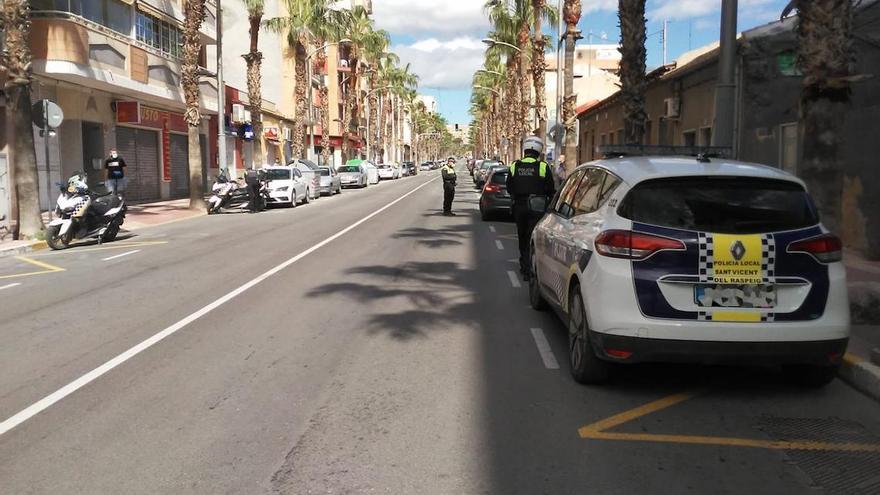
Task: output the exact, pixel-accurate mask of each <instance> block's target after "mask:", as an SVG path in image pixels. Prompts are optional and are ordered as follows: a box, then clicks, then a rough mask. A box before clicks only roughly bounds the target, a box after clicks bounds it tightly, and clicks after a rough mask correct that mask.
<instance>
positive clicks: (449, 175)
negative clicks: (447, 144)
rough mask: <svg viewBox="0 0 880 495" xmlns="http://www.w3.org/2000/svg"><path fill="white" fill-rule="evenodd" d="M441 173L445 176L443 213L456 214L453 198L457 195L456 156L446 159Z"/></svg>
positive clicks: (447, 214)
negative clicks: (453, 209)
mask: <svg viewBox="0 0 880 495" xmlns="http://www.w3.org/2000/svg"><path fill="white" fill-rule="evenodd" d="M440 175H441V176H442V177H443V215H445V216H447V217H451V216H455V213H452V198H454V197H455V182H456V180H457V179H458V175H457V174H456V173H455V158H453V157H451V156H450V157H449V159H448V160H446V164H445V165H443V167H441V168H440Z"/></svg>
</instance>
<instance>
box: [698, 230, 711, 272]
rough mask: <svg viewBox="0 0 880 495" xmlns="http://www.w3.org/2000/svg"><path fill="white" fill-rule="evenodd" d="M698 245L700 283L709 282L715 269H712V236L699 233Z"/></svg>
mask: <svg viewBox="0 0 880 495" xmlns="http://www.w3.org/2000/svg"><path fill="white" fill-rule="evenodd" d="M699 244H700V272H699V274H700V282H706V283H707V282H710V281H712V278H713V276H710V275H711V274H714V272H715V267H714V264H715V263H714V259H715V247H714V243H713V242H712V234H706V233H704V232H700V233H699Z"/></svg>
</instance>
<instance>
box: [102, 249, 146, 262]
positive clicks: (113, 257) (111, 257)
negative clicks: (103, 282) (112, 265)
mask: <svg viewBox="0 0 880 495" xmlns="http://www.w3.org/2000/svg"><path fill="white" fill-rule="evenodd" d="M139 252H141V250H140V249H135V250H134V251H126V252H124V253H122V254H117V255H116V256H109V257H107V258H104V259H102V260H101V261H110V260H115V259H116V258H122V257H123V256H128V255H129V254H134V253H139Z"/></svg>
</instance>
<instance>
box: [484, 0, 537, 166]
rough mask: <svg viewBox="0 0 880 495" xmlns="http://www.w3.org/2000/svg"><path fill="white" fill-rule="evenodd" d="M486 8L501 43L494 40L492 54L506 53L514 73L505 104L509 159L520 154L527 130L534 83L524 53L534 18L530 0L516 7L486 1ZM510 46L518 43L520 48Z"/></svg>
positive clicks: (520, 1) (518, 1) (493, 35)
mask: <svg viewBox="0 0 880 495" xmlns="http://www.w3.org/2000/svg"><path fill="white" fill-rule="evenodd" d="M486 11H487V13H488V15H489V20H490V21H491V23H492V27H493V31H492V32H491V33H489V37H490V38H491V39H494V40H497V41H500V42H502V43H503V44H502V43H498V44H495V45H493V46H491V47H490V48H489V49H488V50H487V55H489V56H491V57H500V56H502V55H503V56H505V57H506V59H507V64H506V65H507V73H508V74H509V75H510V76H511V77H510V78H509V80H508V85H507V86H506V87H505V90H506V91H505V92H506V94H509V97H508V98H507V100H509V101H508V102H507V104H506V105H505V107H506V108H509V109H511V110H512V111H508V112H507V114H508V119H507V124H506V125H505V133H506V135H505V137H504V139H506V140H507V142H508V143H509V145H508V146H507V147H506V149H507V153H508V159H510V158H512V157H511V156H509V155H510V154H511V152H512V154H513V155H517V156H518V155H519V154H520V149H519V148H520V146H519V144H517V143H522V140H523V138H524V137H525V134H526V131H527V130H528V128H529V127H531V126H529V125H528V110H529V102H530V100H531V85H530V84H529V80H528V78H527V77H526V72H525V70H526V65H525V60H524V58H523V57H524V55H526V54H527V53H528V52H527V50H528V46H529V22H530V21H531V3H530V0H515V2H514V4H513V8H512V9H511V8H509V4H508V3H507V2H498V1H495V0H489V1H488V2H487V3H486ZM511 46H519V49H515V48H512V47H511Z"/></svg>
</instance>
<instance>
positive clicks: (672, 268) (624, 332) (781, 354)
mask: <svg viewBox="0 0 880 495" xmlns="http://www.w3.org/2000/svg"><path fill="white" fill-rule="evenodd" d="M612 155H615V156H616V157H613V158H606V159H602V160H598V161H594V162H590V163H587V164H584V165H582V166H580V167H579V168H578V169H576V170H575V171H574V172H573V173H572V174H571V175H570V177H569V178H568V179H567V180H566V181H565V184H564V185H563V187H562V188H561V189H560V191H559V192H558V193H557V195H556V197H555V198H554V199H553V200H552V201H551V203H550V205H549V206H548V212H547V215H545V216H544V218H543V219H542V220H541V222H540V223H539V224H538V226H537V227H536V228H535V231H534V233H533V235H532V242H531V257H530V259H531V267H532V274H533V276H532V277H531V279H530V281H529V298H530V302H531V304H532V306H533V307H534V308H535V309H539V310H540V309H544V308H546V307H547V306H548V305H549V306H552V307H554V309H556V310H557V313H558V314H559V315H560V316H561V317H562V318H563V319H564V321H566V323H567V325H568V333H569V344H570V345H569V349H570V351H569V361H570V367H571V373H572V375H573V376H574V378H575V379H576V380H577V381H579V382H581V383H597V382H602V381H604V380H605V379H606V378H607V377H608V374H609V371H610V369H611V366H612V363H637V362H692V363H705V364H716V363H717V364H735V365H745V364H778V365H782V366H783V369H784V370H785V371H786V374H787V375H789V376H790V377H791V378H792V379H794V380H795V381H797V382H798V383H801V384H804V385H811V386H822V385H825V384H827V383H828V382H830V381H831V380H832V379H833V378H834V376H835V374H836V371H837V368H838V367H839V365H840V363H841V360H842V357H843V354H844V352H845V351H846V346H847V342H848V338H849V303H848V297H847V292H846V274H845V270H844V266H843V263H842V262H841V258H842V246H841V242H840V240H839V239H838V238H837V237H835V236H834V235H832V234H830V233H829V232H828V230H827V229H825V227H823V226H822V224H821V223H820V221H819V217H818V213H817V211H816V207H815V206H814V204H813V201H812V200H811V198H810V196H809V194H808V193H807V192H806V189H805V186H804V184H803V182H801V181H800V180H799V179H797V178H796V177H794V176H791V175H789V174H787V173H785V172H783V171H781V170H778V169H775V168H771V167H766V166H762V165H756V164H751V163H743V162H738V161H732V160H728V159H724V158H707V157H706V156H705V155H698V156H663V155H644V154H642V155H639V154H630V155H626V154H625V152H620V153H611V154H610V155H606V156H612Z"/></svg>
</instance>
